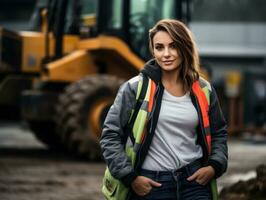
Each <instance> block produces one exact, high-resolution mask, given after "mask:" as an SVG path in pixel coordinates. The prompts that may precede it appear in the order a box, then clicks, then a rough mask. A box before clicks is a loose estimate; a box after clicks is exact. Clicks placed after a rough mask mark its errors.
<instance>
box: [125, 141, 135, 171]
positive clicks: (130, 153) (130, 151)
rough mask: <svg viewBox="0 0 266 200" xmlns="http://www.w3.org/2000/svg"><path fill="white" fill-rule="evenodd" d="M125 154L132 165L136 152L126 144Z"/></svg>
mask: <svg viewBox="0 0 266 200" xmlns="http://www.w3.org/2000/svg"><path fill="white" fill-rule="evenodd" d="M126 154H127V156H128V157H129V158H130V159H131V162H132V165H133V166H134V164H135V161H136V152H134V150H133V148H132V147H129V146H126Z"/></svg>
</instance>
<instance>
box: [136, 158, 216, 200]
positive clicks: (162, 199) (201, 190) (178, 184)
mask: <svg viewBox="0 0 266 200" xmlns="http://www.w3.org/2000/svg"><path fill="white" fill-rule="evenodd" d="M201 167H202V165H201V162H200V161H199V160H196V161H194V162H192V163H191V164H189V165H187V166H185V167H183V168H181V169H179V170H176V171H150V170H145V169H142V170H141V176H145V177H148V178H150V179H152V180H154V181H157V182H159V183H161V184H162V186H161V187H153V188H152V190H151V191H150V193H149V194H147V195H145V196H143V197H140V196H137V195H136V194H134V195H133V198H132V200H211V191H210V188H209V186H208V185H207V186H203V185H200V184H198V183H197V182H196V181H187V180H186V179H187V178H188V177H189V176H191V175H192V174H193V173H194V172H195V171H197V170H198V169H199V168H201Z"/></svg>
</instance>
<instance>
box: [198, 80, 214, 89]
mask: <svg viewBox="0 0 266 200" xmlns="http://www.w3.org/2000/svg"><path fill="white" fill-rule="evenodd" d="M199 84H200V87H201V88H202V89H208V90H209V91H210V92H211V91H212V86H211V84H210V82H209V81H207V80H206V79H204V78H203V77H200V78H199Z"/></svg>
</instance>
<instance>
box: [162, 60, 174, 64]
mask: <svg viewBox="0 0 266 200" xmlns="http://www.w3.org/2000/svg"><path fill="white" fill-rule="evenodd" d="M173 62H174V61H173V60H167V61H163V63H164V64H165V65H170V64H172V63H173Z"/></svg>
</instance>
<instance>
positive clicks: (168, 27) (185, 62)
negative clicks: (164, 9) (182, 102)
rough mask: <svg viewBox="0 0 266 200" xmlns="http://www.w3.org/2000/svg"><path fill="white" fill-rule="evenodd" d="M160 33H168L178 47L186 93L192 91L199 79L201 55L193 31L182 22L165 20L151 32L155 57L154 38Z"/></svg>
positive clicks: (150, 40) (151, 42)
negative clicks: (194, 83)
mask: <svg viewBox="0 0 266 200" xmlns="http://www.w3.org/2000/svg"><path fill="white" fill-rule="evenodd" d="M159 31H165V32H167V33H168V34H169V35H170V37H171V38H172V40H173V41H174V42H175V44H176V45H177V48H178V50H179V52H180V55H181V58H182V62H181V68H180V72H179V73H180V74H179V75H180V77H181V79H182V81H183V84H184V89H185V90H186V91H188V90H191V88H192V84H193V82H194V81H196V80H198V79H199V65H200V64H199V54H198V50H197V47H196V43H195V40H194V38H193V35H192V33H191V31H190V30H189V29H188V28H187V26H186V25H185V24H184V23H182V22H181V21H178V20H174V19H163V20H160V21H158V22H157V23H156V24H155V26H154V27H153V28H152V29H150V31H149V48H150V51H151V53H152V55H153V49H154V44H153V38H154V36H155V34H156V33H157V32H159Z"/></svg>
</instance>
